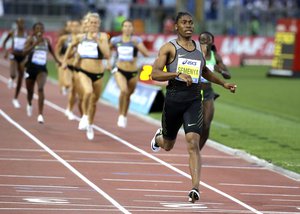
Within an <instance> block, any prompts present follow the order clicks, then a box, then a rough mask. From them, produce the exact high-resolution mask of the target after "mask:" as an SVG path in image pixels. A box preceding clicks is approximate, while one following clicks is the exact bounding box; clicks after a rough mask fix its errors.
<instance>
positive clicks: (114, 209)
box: [0, 60, 300, 214]
mask: <svg viewBox="0 0 300 214" xmlns="http://www.w3.org/2000/svg"><path fill="white" fill-rule="evenodd" d="M7 64H8V63H7V62H4V61H3V60H0V88H1V93H0V136H1V137H0V142H1V143H0V212H1V213H3V214H8V213H9V214H13V213H16V214H18V213H30V214H35V213H42V212H43V213H44V214H50V213H68V214H69V213H149V214H150V213H230V214H232V213H271V214H275V213H282V214H285V213H300V185H299V180H294V179H291V178H288V177H286V176H284V175H281V174H278V173H276V172H274V171H271V170H269V169H267V168H265V167H263V166H260V165H258V164H255V163H253V162H252V163H250V162H247V161H245V160H243V159H241V158H240V157H238V156H232V155H229V154H226V153H223V152H220V151H218V150H216V149H214V148H212V147H209V146H206V148H205V149H204V151H203V155H202V156H203V160H202V161H203V168H202V176H201V187H200V192H201V199H200V201H199V202H197V203H195V204H190V203H188V202H187V199H188V198H187V193H188V191H189V190H190V189H191V186H190V185H191V181H190V176H189V170H188V156H187V151H186V147H185V143H184V138H183V136H182V135H179V137H178V141H177V143H176V145H175V148H174V149H173V150H172V151H171V152H164V151H161V152H159V153H152V152H151V150H150V146H149V141H150V140H151V138H152V137H153V134H154V132H155V131H156V129H157V128H158V124H157V123H153V122H149V120H145V119H143V118H141V117H137V116H134V115H133V114H130V115H129V118H128V121H129V123H128V128H126V129H121V128H118V127H117V126H116V120H117V110H116V109H115V108H112V107H110V106H109V105H106V104H103V103H99V104H98V109H97V113H96V119H95V125H96V127H95V139H94V141H88V140H87V139H86V137H85V132H82V131H79V130H77V125H78V121H68V120H67V118H66V117H65V116H64V114H63V112H64V108H65V106H66V97H64V96H62V95H60V94H59V92H58V88H57V86H56V84H55V83H52V82H50V81H48V83H47V85H46V88H45V91H46V92H45V93H46V103H45V109H44V118H45V124H43V125H41V124H38V123H37V122H36V118H37V103H36V100H35V101H34V103H33V108H34V109H33V116H32V117H30V118H29V117H27V115H26V111H25V106H26V100H25V96H26V95H25V93H24V90H23V91H22V93H21V94H20V99H19V100H20V103H21V108H20V109H14V108H13V106H12V103H11V99H12V97H13V93H14V90H11V89H8V88H7V86H6V83H7V78H8V66H7ZM77 119H78V118H77Z"/></svg>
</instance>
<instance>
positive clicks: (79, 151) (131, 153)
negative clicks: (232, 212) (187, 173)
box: [0, 148, 241, 159]
mask: <svg viewBox="0 0 300 214" xmlns="http://www.w3.org/2000/svg"><path fill="white" fill-rule="evenodd" d="M0 151H12V152H19V151H23V152H44V150H42V149H10V148H0ZM53 151H54V152H57V153H75V154H107V155H126V156H127V155H132V156H141V155H142V154H140V153H136V152H111V151H92V150H90V151H88V150H86V151H82V150H59V149H58V150H53ZM157 156H160V157H184V158H186V157H188V155H185V154H176V153H174V154H157ZM202 157H204V158H213V159H216V158H219V159H241V158H240V157H233V156H232V157H231V156H222V155H202Z"/></svg>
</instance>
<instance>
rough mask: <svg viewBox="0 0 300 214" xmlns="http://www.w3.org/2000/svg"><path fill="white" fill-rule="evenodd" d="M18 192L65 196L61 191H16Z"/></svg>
mask: <svg viewBox="0 0 300 214" xmlns="http://www.w3.org/2000/svg"><path fill="white" fill-rule="evenodd" d="M16 192H30V193H52V194H63V192H59V191H37V190H18V189H17V190H16Z"/></svg>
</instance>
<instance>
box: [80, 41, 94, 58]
mask: <svg viewBox="0 0 300 214" xmlns="http://www.w3.org/2000/svg"><path fill="white" fill-rule="evenodd" d="M97 46H98V44H97V43H95V42H89V41H84V42H83V43H81V44H80V45H79V46H78V53H79V55H80V56H81V57H88V58H98V49H97Z"/></svg>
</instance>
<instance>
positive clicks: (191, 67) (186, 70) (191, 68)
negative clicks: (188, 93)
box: [176, 58, 201, 83]
mask: <svg viewBox="0 0 300 214" xmlns="http://www.w3.org/2000/svg"><path fill="white" fill-rule="evenodd" d="M200 68H201V61H200V60H193V59H185V58H179V59H178V64H177V72H180V73H183V74H188V75H190V76H191V77H192V80H193V83H199V77H200V75H201V70H200ZM176 79H177V80H180V81H182V80H181V79H180V78H177V77H176Z"/></svg>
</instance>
